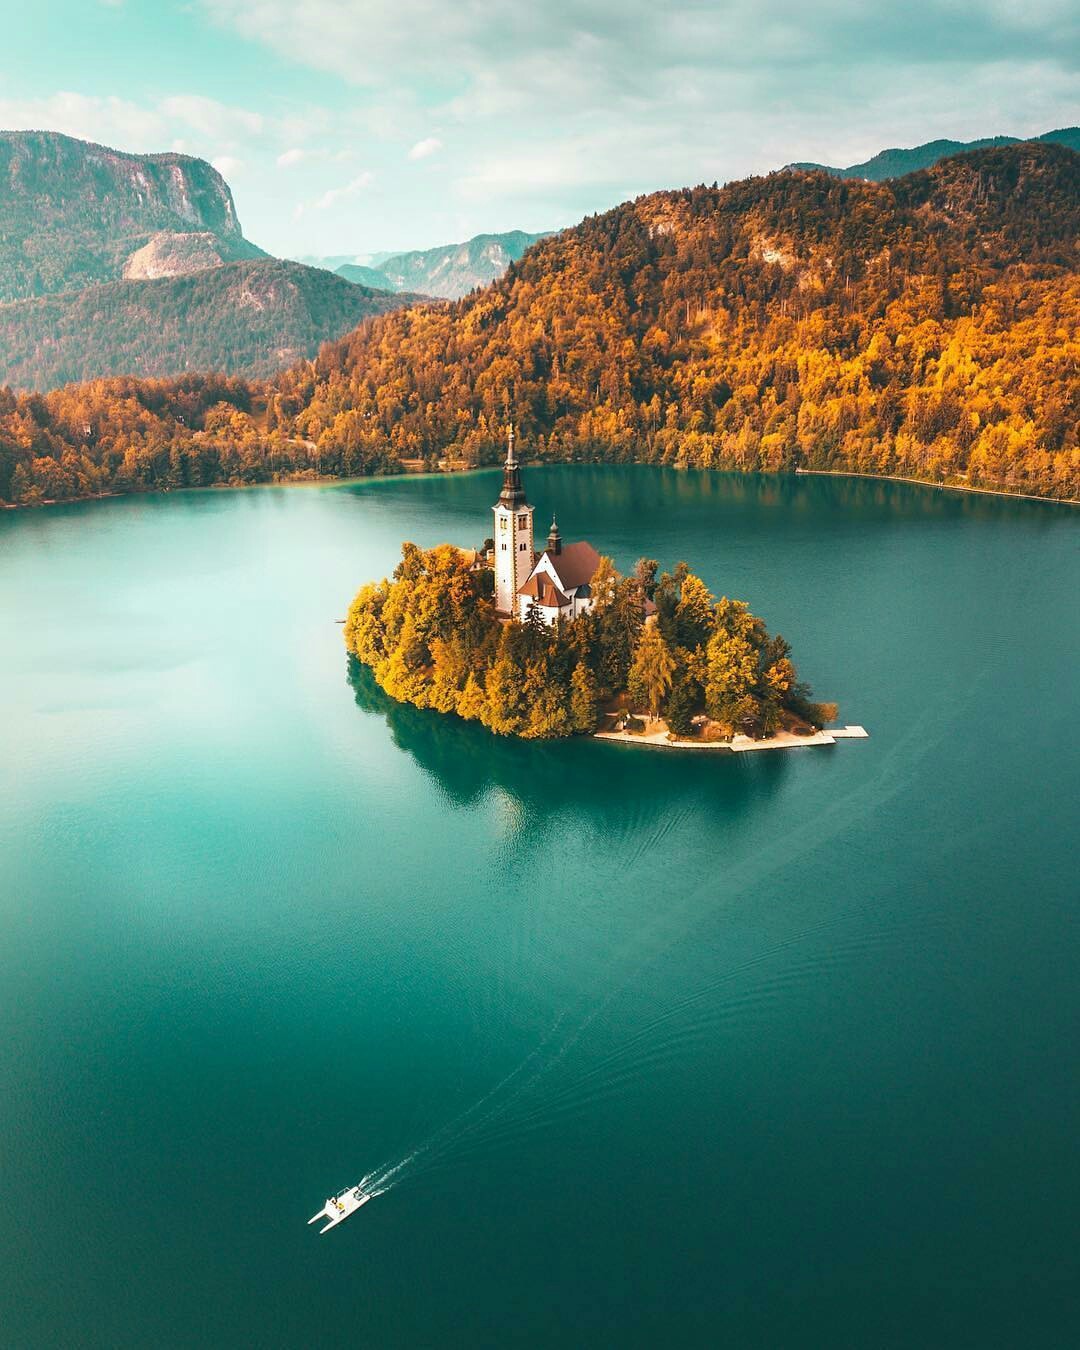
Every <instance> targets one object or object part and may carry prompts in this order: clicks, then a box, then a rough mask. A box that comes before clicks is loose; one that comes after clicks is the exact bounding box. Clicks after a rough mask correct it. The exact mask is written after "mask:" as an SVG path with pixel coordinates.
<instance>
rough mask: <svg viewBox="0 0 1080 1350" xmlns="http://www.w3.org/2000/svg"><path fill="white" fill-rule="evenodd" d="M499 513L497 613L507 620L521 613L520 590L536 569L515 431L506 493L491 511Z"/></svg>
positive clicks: (510, 434)
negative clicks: (515, 445)
mask: <svg viewBox="0 0 1080 1350" xmlns="http://www.w3.org/2000/svg"><path fill="white" fill-rule="evenodd" d="M491 509H492V511H493V512H494V514H495V533H494V535H493V538H494V540H495V610H496V613H498V614H501V615H503V616H504V617H505V618H511V617H513V616H515V615H516V614H517V609H518V587H519V586H521V585H523V584H524V582H525V579H526V577H528V575H529V573H530V572H531V571H532V569H533V563H534V562H535V557H534V554H533V508H532V507H531V506H530V505H529V503H528V500H527V498H526V496H525V489H524V488H523V487H522V485H521V465H520V464H519V463H518V462H517V456H516V455H515V454H514V428H513V426H512V425H511V426H510V427H509V428H508V429H507V436H506V462H505V463H504V464H503V483H502V491H501V492H500V493H499V500H498V501H497V502H496V503H495V505H494V506H493V507H492V508H491Z"/></svg>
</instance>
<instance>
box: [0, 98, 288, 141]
mask: <svg viewBox="0 0 1080 1350" xmlns="http://www.w3.org/2000/svg"><path fill="white" fill-rule="evenodd" d="M0 124H2V125H3V126H5V127H9V128H12V129H15V130H33V129H35V128H38V127H45V128H47V129H48V130H50V131H62V132H65V133H66V134H67V135H69V136H78V137H79V138H80V139H82V140H91V141H99V142H101V143H102V144H104V145H109V146H112V147H114V148H116V149H118V150H128V151H133V152H139V153H147V152H153V151H157V150H161V149H162V148H163V147H164V146H172V147H174V148H178V147H180V146H182V147H183V148H184V150H185V151H188V152H189V153H193V154H198V153H202V154H207V153H214V151H215V150H216V149H217V148H218V147H222V153H225V151H226V149H227V150H234V149H236V148H238V147H239V146H240V145H248V144H250V143H251V142H252V141H254V140H257V139H258V138H259V137H260V136H261V135H262V134H263V132H264V130H265V125H266V123H265V119H264V118H263V117H262V116H261V114H259V113H255V112H251V111H249V110H248V109H246V108H234V107H229V106H228V105H227V104H224V103H218V102H217V101H216V100H215V99H210V98H203V97H202V96H200V95H195V94H175V95H171V96H169V97H167V98H163V99H160V100H158V101H157V102H156V103H152V104H139V103H134V102H131V101H130V100H128V99H122V98H116V97H114V96H111V95H110V96H94V95H87V94H76V93H72V92H71V91H68V90H61V91H59V92H58V93H55V94H49V95H47V96H46V97H44V98H35V99H0ZM179 132H183V133H185V134H178V133H179ZM192 136H194V137H196V138H202V140H203V142H204V144H203V146H202V148H201V150H194V149H191V148H190V146H191V137H192Z"/></svg>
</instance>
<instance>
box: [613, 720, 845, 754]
mask: <svg viewBox="0 0 1080 1350" xmlns="http://www.w3.org/2000/svg"><path fill="white" fill-rule="evenodd" d="M592 738H593V740H597V741H616V742H618V743H619V744H621V745H644V746H649V747H651V748H652V749H656V750H713V751H718V752H720V753H723V754H728V755H745V754H752V753H754V752H756V751H761V750H807V749H810V748H811V747H813V746H816V745H836V743H837V742H838V741H849V740H850V741H856V740H857V741H865V740H869V739H870V733H869V732H868V731H867V730H866V728H865V727H861V726H847V727H834V728H833V729H832V730H830V731H815V732H814V734H813V735H812V736H796V735H795V734H794V733H793V732H790V731H779V732H777V733H776V735H775V736H766V737H765V738H764V739H762V740H760V741H755V740H753V739H752V738H751V737H750V736H743V735H738V736H733V737H732V738H731V740H730V741H696V740H683V739H675V740H669V738H668V731H667V727H666V726H665V727H664V729H663V730H661V731H651V732H649V731H645V732H632V731H594V732H593V737H592Z"/></svg>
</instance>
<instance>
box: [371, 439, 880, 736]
mask: <svg viewBox="0 0 1080 1350" xmlns="http://www.w3.org/2000/svg"><path fill="white" fill-rule="evenodd" d="M533 510H534V508H533V507H532V506H531V505H530V503H529V501H528V499H527V496H526V493H525V489H524V486H523V483H522V476H521V465H520V463H519V461H518V459H517V455H516V452H515V448H514V433H513V428H512V427H511V429H510V431H509V434H508V445H507V454H506V461H505V463H504V465H503V484H502V491H501V492H500V494H499V499H498V501H497V502H496V503H495V505H494V506H493V508H492V511H493V514H494V523H493V532H492V535H491V536H490V537H489V538H488V539H487V540H486V541H485V542H484V545H483V547H482V548H480V549H462V548H458V547H455V546H454V545H452V544H440V545H439V546H437V547H435V548H432V549H428V550H423V549H420V548H418V547H417V546H416V545H415V544H409V543H406V544H404V545H403V547H402V556H401V562H400V563H399V564H398V565H397V567H396V568H395V569H394V573H393V576H392V578H389V579H384V580H383V581H381V582H377V583H369V584H368V585H366V586H364V587H362V589H361V590H360V591H359V593H358V594H357V596H356V598H355V600H354V601H353V603H352V605H351V606H350V608H349V613H348V617H347V618H346V620H345V644H346V647H347V648H348V650H349V652H350V653H351V654H352V656H354V657H355V658H356V659H357V660H358V661H360V662H362V663H363V664H364V665H366V666H368V667H370V669H371V671H372V674H373V676H374V679H375V681H376V683H377V684H378V685H379V687H380V688H381V689H383V690H384V691H385V692H386V693H387V694H389V695H390V697H392V698H394V699H397V700H399V701H401V702H404V703H412V704H415V705H416V706H417V707H419V708H432V709H435V710H436V711H437V712H442V713H454V714H456V715H457V716H458V717H462V718H465V719H466V720H467V721H478V722H480V723H482V724H483V725H484V726H485V727H487V728H488V730H490V731H492V732H494V733H496V734H497V735H502V736H520V737H524V738H526V739H541V738H552V737H560V736H574V735H591V734H599V735H602V736H604V737H606V738H617V739H624V740H630V741H637V742H638V743H640V744H649V745H672V746H679V747H684V746H692V745H697V746H706V745H709V746H713V747H715V748H717V749H732V750H735V749H741V748H747V747H749V746H754V747H757V748H767V747H770V746H776V747H777V748H779V747H786V746H793V745H804V744H831V743H832V741H833V739H834V738H835V737H836V736H837V735H844V734H847V735H860V734H862V735H865V733H864V732H862V730H861V728H848V729H847V731H846V733H845V732H831V733H829V732H823V731H822V728H824V727H825V725H826V724H827V723H828V722H831V721H833V720H834V719H835V717H836V713H837V709H836V705H835V704H834V703H819V702H816V701H815V700H814V699H813V696H812V694H811V691H810V689H809V688H808V686H807V685H806V684H804V683H803V682H802V681H800V679H799V677H798V673H797V671H796V669H795V665H794V663H793V662H792V660H791V648H790V647H789V645H788V643H787V642H786V641H785V640H784V639H783V638H782V637H781V636H779V634H777V635H775V636H772V635H770V634H769V632H768V630H767V629H766V627H765V624H764V623H763V622H762V620H761V619H759V618H758V617H757V616H756V615H754V614H752V613H751V612H750V610H749V608H748V607H747V605H746V604H744V603H743V602H742V601H740V600H729V599H727V598H726V597H722V598H721V599H719V600H717V599H715V597H714V596H713V595H712V594H711V593H710V591H709V589H708V587H707V586H706V585H705V583H704V582H703V581H702V580H701V578H700V577H697V576H695V575H694V573H693V572H691V571H690V569H689V567H688V566H687V565H686V564H685V563H679V564H678V566H677V567H675V569H674V570H673V571H671V572H663V573H661V574H660V575H659V576H658V575H657V573H658V570H659V564H658V563H657V562H656V561H655V560H653V559H651V558H642V559H641V560H640V561H639V562H638V564H637V566H636V567H635V569H634V573H633V575H632V576H622V575H621V574H620V573H619V572H618V571H617V569H616V568H615V565H614V563H613V562H612V560H611V559H610V558H608V557H604V556H601V555H600V554H599V553H598V552H597V551H596V550H595V549H594V548H593V547H592V545H591V544H589V543H587V542H585V541H581V542H577V543H564V542H563V540H562V537H561V535H560V532H559V527H558V524H557V522H556V521H555V520H552V523H551V529H550V531H549V533H548V537H547V541H546V546H545V547H544V548H543V549H542V550H540V551H537V550H536V548H535V547H534V536H533Z"/></svg>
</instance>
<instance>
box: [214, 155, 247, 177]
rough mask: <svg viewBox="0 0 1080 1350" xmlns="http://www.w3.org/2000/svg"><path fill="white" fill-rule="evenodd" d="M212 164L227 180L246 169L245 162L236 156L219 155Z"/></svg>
mask: <svg viewBox="0 0 1080 1350" xmlns="http://www.w3.org/2000/svg"><path fill="white" fill-rule="evenodd" d="M210 163H211V164H212V165H213V167H214V168H215V169H217V171H218V173H219V174H221V176H222V178H225V179H229V178H232V177H235V175H236V174H238V173H239V172H240V171H241V170H242V169H243V167H244V161H243V160H242V159H237V158H236V157H235V155H218V156H216V158H214V159H212V160H211V161H210Z"/></svg>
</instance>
